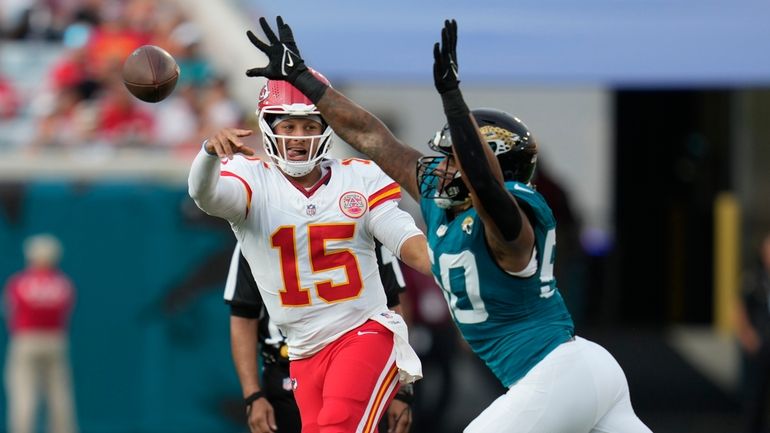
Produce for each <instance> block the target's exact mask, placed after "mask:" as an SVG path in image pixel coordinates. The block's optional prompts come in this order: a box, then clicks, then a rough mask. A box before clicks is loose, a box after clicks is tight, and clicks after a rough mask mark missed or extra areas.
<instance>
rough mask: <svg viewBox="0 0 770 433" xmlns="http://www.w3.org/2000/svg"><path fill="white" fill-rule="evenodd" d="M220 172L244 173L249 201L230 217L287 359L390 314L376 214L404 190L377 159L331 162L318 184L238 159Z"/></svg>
mask: <svg viewBox="0 0 770 433" xmlns="http://www.w3.org/2000/svg"><path fill="white" fill-rule="evenodd" d="M222 164H223V165H222V166H221V173H220V175H221V176H231V177H234V178H236V179H238V180H239V181H240V182H241V183H242V184H243V187H244V188H245V189H246V193H247V197H248V200H247V202H248V204H247V209H245V210H244V212H243V215H244V217H243V218H242V219H241V220H240V221H231V226H232V228H233V232H234V233H235V235H236V237H237V238H238V240H239V241H240V243H241V245H242V250H243V255H244V257H246V259H247V260H248V262H249V265H250V266H251V269H252V272H253V274H254V280H255V281H256V282H257V285H258V286H259V290H260V292H261V294H262V298H263V299H264V302H265V307H266V308H267V310H268V312H269V314H270V317H271V319H272V320H273V321H274V322H275V324H276V325H278V327H279V328H280V329H281V331H282V332H283V333H284V334H285V335H286V338H287V342H288V345H289V358H290V359H299V358H304V357H308V356H310V355H312V354H314V353H316V352H318V351H319V350H321V349H322V348H323V347H324V346H326V345H327V344H328V343H330V342H332V341H334V340H335V339H337V338H338V337H340V336H341V335H342V334H344V333H346V332H348V331H350V330H351V329H353V328H355V327H357V326H359V325H361V324H362V323H364V322H365V321H366V320H367V319H369V318H370V317H372V316H373V315H375V314H377V313H379V312H382V311H384V310H387V307H386V297H385V292H384V289H383V287H382V283H381V281H380V277H379V274H378V268H377V259H376V255H375V251H374V238H373V236H372V234H371V232H370V229H369V224H370V220H371V218H372V215H376V214H377V213H378V212H381V211H383V210H386V209H388V208H389V207H393V206H397V201H398V199H400V197H401V189H400V187H399V186H398V184H397V183H395V182H394V181H393V180H392V179H391V178H389V177H388V176H387V175H385V173H383V172H382V170H381V169H380V168H379V167H378V166H377V165H375V164H374V163H373V162H371V161H368V160H361V159H348V160H336V159H335V160H326V161H324V162H322V163H321V164H322V167H323V170H324V176H323V178H322V180H321V181H320V182H318V183H317V184H316V186H315V187H313V188H312V189H310V190H306V189H305V188H304V187H302V186H300V185H297V184H295V183H294V182H292V181H291V180H290V179H288V178H287V177H286V176H284V175H283V173H281V171H280V170H279V169H278V167H276V166H275V165H273V164H271V163H268V162H264V161H261V160H257V159H247V158H244V157H242V156H237V157H235V158H234V159H233V160H229V161H223V163H222Z"/></svg>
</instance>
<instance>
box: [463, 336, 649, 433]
mask: <svg viewBox="0 0 770 433" xmlns="http://www.w3.org/2000/svg"><path fill="white" fill-rule="evenodd" d="M464 433H651V430H650V429H649V428H648V427H647V426H646V425H644V423H642V421H641V420H640V419H639V418H638V417H637V416H636V414H635V413H634V409H633V408H632V407H631V398H630V397H629V393H628V382H627V381H626V376H625V374H624V373H623V370H622V369H621V368H620V365H618V363H617V361H615V358H613V357H612V355H610V353H609V352H607V350H605V349H604V348H603V347H602V346H600V345H598V344H596V343H593V342H591V341H588V340H586V339H584V338H580V337H576V338H575V340H574V341H570V342H567V343H563V344H561V345H560V346H559V347H557V348H556V349H554V351H553V352H551V353H549V354H548V355H547V356H546V357H545V358H544V359H543V360H542V361H540V362H539V363H538V364H537V365H536V366H535V367H534V368H532V370H530V371H529V373H527V374H526V376H524V377H523V378H522V379H521V380H519V381H518V382H516V383H515V384H514V385H512V386H511V387H510V388H509V390H508V392H507V393H505V394H504V395H502V396H500V397H499V398H498V399H497V400H495V401H494V402H492V404H491V405H490V406H489V407H487V408H486V409H485V410H484V411H483V412H482V413H481V415H479V416H478V417H477V418H476V419H474V420H473V421H472V422H471V423H470V425H468V427H466V428H465V430H464Z"/></svg>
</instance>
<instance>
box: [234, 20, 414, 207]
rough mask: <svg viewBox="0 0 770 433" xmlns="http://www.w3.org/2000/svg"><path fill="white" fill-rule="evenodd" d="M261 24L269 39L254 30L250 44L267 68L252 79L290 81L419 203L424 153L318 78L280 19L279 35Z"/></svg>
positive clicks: (255, 70)
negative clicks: (419, 171)
mask: <svg viewBox="0 0 770 433" xmlns="http://www.w3.org/2000/svg"><path fill="white" fill-rule="evenodd" d="M259 23H260V25H261V26H262V30H263V31H264V33H265V36H266V37H267V39H268V42H267V43H265V42H262V41H261V40H259V38H257V37H256V36H255V35H254V33H252V32H251V31H249V32H247V35H248V37H249V40H251V42H252V43H253V44H254V46H256V47H257V48H258V49H259V50H261V51H262V52H263V53H265V55H266V56H267V58H268V64H267V66H265V67H262V68H253V69H249V70H248V71H246V75H248V76H250V77H265V78H268V79H271V80H286V81H288V82H289V83H291V84H292V85H293V86H294V87H296V88H297V89H299V90H300V91H301V92H302V93H304V94H305V96H307V97H308V98H309V99H310V100H311V101H313V103H314V104H316V107H317V108H318V110H319V111H320V112H321V115H322V116H323V118H324V120H325V121H326V122H327V123H329V126H331V127H332V129H333V130H334V132H335V133H336V134H337V135H338V136H339V137H340V138H342V139H343V140H345V142H347V143H348V144H350V145H351V146H352V147H353V148H354V149H356V150H358V151H359V152H361V153H363V154H365V155H367V156H368V157H369V158H371V159H372V160H373V161H374V162H375V163H377V165H378V166H380V168H382V170H383V171H384V172H385V173H386V174H387V175H388V176H390V177H391V178H393V180H395V181H396V182H398V183H399V184H400V185H401V188H403V189H404V190H406V191H407V192H408V193H409V195H411V196H412V197H413V198H414V199H415V200H419V196H420V195H419V189H418V186H417V174H416V172H417V160H418V159H419V158H420V157H421V156H422V154H421V153H420V152H419V151H417V150H416V149H414V148H412V147H410V146H408V145H406V144H404V143H402V142H401V141H400V140H398V139H397V138H396V137H395V136H394V135H393V133H391V132H390V130H389V129H388V128H387V126H385V124H383V123H382V121H380V120H379V119H378V118H377V117H375V116H374V115H373V114H371V113H370V112H368V111H366V110H365V109H364V108H363V107H361V106H360V105H358V104H356V103H355V102H353V101H351V100H350V99H348V98H347V97H346V96H345V95H343V94H342V93H340V92H338V91H336V90H334V89H333V88H331V87H330V86H328V85H326V84H325V83H323V82H322V81H321V80H319V79H318V78H316V75H315V74H316V72H315V71H312V70H311V69H310V68H308V67H307V66H306V65H305V62H304V60H302V58H301V57H300V55H299V50H298V49H297V46H296V43H295V42H294V36H293V34H292V32H291V29H290V28H289V26H288V25H287V24H285V23H284V22H283V20H282V19H281V17H278V18H277V28H278V36H276V35H275V33H274V32H273V31H272V29H271V28H270V25H268V24H267V21H266V20H265V18H260V19H259Z"/></svg>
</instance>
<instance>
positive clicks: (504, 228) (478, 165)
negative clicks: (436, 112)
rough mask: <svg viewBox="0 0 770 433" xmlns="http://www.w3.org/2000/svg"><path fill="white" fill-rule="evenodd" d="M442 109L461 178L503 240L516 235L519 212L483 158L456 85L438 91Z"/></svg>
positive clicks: (518, 225)
mask: <svg viewBox="0 0 770 433" xmlns="http://www.w3.org/2000/svg"><path fill="white" fill-rule="evenodd" d="M441 100H442V102H443V104H444V113H445V114H446V117H447V123H448V124H449V132H450V133H451V134H452V148H453V149H454V154H455V157H456V158H457V160H458V161H459V162H460V165H461V166H462V175H463V179H464V181H465V183H466V185H468V188H469V189H470V190H471V191H473V192H474V194H475V196H476V199H477V200H478V201H479V202H480V204H481V207H483V208H484V209H485V210H486V211H487V212H486V213H487V214H488V215H489V216H490V217H491V218H492V222H493V223H494V224H495V226H496V227H497V229H498V230H499V231H500V233H501V234H502V235H503V238H504V239H505V240H506V241H512V240H514V239H516V238H517V237H518V236H519V233H520V232H521V227H522V221H521V214H520V213H519V209H518V207H517V206H516V202H515V199H514V198H513V197H511V195H510V194H509V193H508V191H506V190H505V185H503V184H502V183H500V182H499V181H498V180H497V179H496V178H495V175H494V174H493V173H492V169H491V167H490V166H489V162H488V161H487V157H486V154H485V153H484V147H483V146H487V143H486V142H485V141H482V140H481V138H480V136H479V133H478V132H477V128H476V125H475V124H474V123H473V120H472V117H471V113H470V110H469V109H468V106H467V105H466V104H465V101H464V100H463V96H462V93H460V90H459V89H456V90H451V91H449V92H446V93H444V94H442V95H441Z"/></svg>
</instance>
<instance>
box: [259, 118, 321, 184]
mask: <svg viewBox="0 0 770 433" xmlns="http://www.w3.org/2000/svg"><path fill="white" fill-rule="evenodd" d="M258 114H259V116H258V117H259V128H260V130H261V131H262V144H263V146H264V148H265V153H267V155H268V156H269V157H270V158H271V159H272V160H273V162H275V163H276V165H278V167H279V168H280V169H281V170H282V171H283V172H284V173H286V174H287V175H289V176H291V177H302V176H305V175H306V174H308V173H310V172H311V171H312V170H313V168H315V166H316V165H318V164H319V163H320V162H321V160H323V159H324V158H325V157H326V155H327V154H328V153H329V150H330V148H331V136H332V129H331V127H329V126H328V125H326V123H325V122H323V120H322V119H321V118H320V113H319V112H318V111H317V110H316V109H315V106H314V105H306V104H292V105H283V106H267V107H264V108H262V109H261V110H259V113H258ZM277 116H282V117H285V116H288V117H289V118H313V120H316V119H315V118H318V119H321V120H322V122H321V125H322V127H323V128H324V129H323V132H322V133H321V134H320V135H278V134H276V133H275V132H273V127H274V126H275V125H273V124H271V123H274V121H275V119H276V117H277ZM281 120H285V119H281ZM290 140H309V141H310V145H309V146H308V148H307V154H306V159H305V160H303V161H297V160H290V159H289V158H288V151H289V150H288V148H287V144H288V142H289V141H290Z"/></svg>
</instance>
